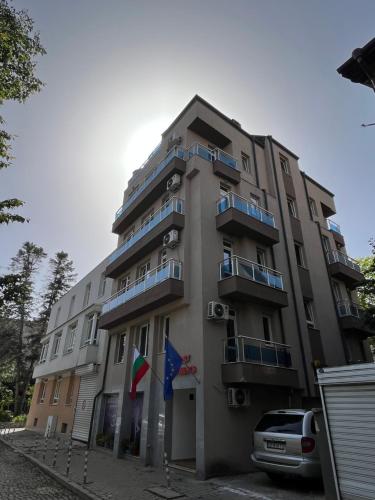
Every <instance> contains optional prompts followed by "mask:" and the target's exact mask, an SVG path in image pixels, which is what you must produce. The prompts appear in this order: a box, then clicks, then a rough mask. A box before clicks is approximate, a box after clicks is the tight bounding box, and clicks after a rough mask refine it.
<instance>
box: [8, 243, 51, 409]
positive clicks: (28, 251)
mask: <svg viewBox="0 0 375 500" xmlns="http://www.w3.org/2000/svg"><path fill="white" fill-rule="evenodd" d="M45 257H46V254H45V253H44V250H43V248H42V247H39V246H37V245H35V244H34V243H31V242H29V241H27V242H26V243H24V244H23V246H22V247H21V248H20V250H18V252H17V255H16V256H15V257H13V258H12V264H11V270H12V271H13V273H14V274H16V275H18V276H19V291H20V293H16V294H15V301H13V303H12V304H11V305H9V306H8V312H9V313H10V317H9V319H10V320H14V321H15V322H16V324H17V327H16V330H17V334H16V352H15V395H14V400H15V401H14V413H15V414H16V415H19V414H20V413H21V412H22V404H23V401H24V398H25V394H26V391H27V377H25V371H27V366H26V360H27V342H26V341H25V340H26V331H25V328H26V326H27V325H28V324H30V321H31V319H32V313H33V310H34V277H35V274H36V272H37V271H38V269H39V266H40V263H41V262H42V260H43V259H44V258H45ZM29 326H30V325H29Z"/></svg>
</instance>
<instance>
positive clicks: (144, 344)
mask: <svg viewBox="0 0 375 500" xmlns="http://www.w3.org/2000/svg"><path fill="white" fill-rule="evenodd" d="M148 331H149V324H148V323H147V324H145V325H142V326H140V327H138V328H137V331H136V332H135V339H134V345H135V346H136V348H137V349H138V351H139V352H140V354H142V356H147V354H148Z"/></svg>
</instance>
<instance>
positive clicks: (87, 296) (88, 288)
mask: <svg viewBox="0 0 375 500" xmlns="http://www.w3.org/2000/svg"><path fill="white" fill-rule="evenodd" d="M90 292H91V283H87V285H86V288H85V296H84V298H83V307H87V305H88V303H89V300H90Z"/></svg>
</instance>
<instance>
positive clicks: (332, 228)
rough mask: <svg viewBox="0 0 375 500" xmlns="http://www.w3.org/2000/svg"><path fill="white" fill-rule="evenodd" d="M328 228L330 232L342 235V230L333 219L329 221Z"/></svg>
mask: <svg viewBox="0 0 375 500" xmlns="http://www.w3.org/2000/svg"><path fill="white" fill-rule="evenodd" d="M327 227H328V229H329V230H330V231H334V232H335V233H338V234H342V233H341V228H340V226H339V225H338V224H336V222H333V220H331V219H327Z"/></svg>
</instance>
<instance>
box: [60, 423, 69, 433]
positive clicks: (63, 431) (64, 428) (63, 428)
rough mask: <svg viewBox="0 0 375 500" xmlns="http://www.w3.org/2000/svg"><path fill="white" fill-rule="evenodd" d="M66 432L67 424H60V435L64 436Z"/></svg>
mask: <svg viewBox="0 0 375 500" xmlns="http://www.w3.org/2000/svg"><path fill="white" fill-rule="evenodd" d="M67 430H68V424H66V423H64V422H62V424H61V434H66V431H67Z"/></svg>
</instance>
